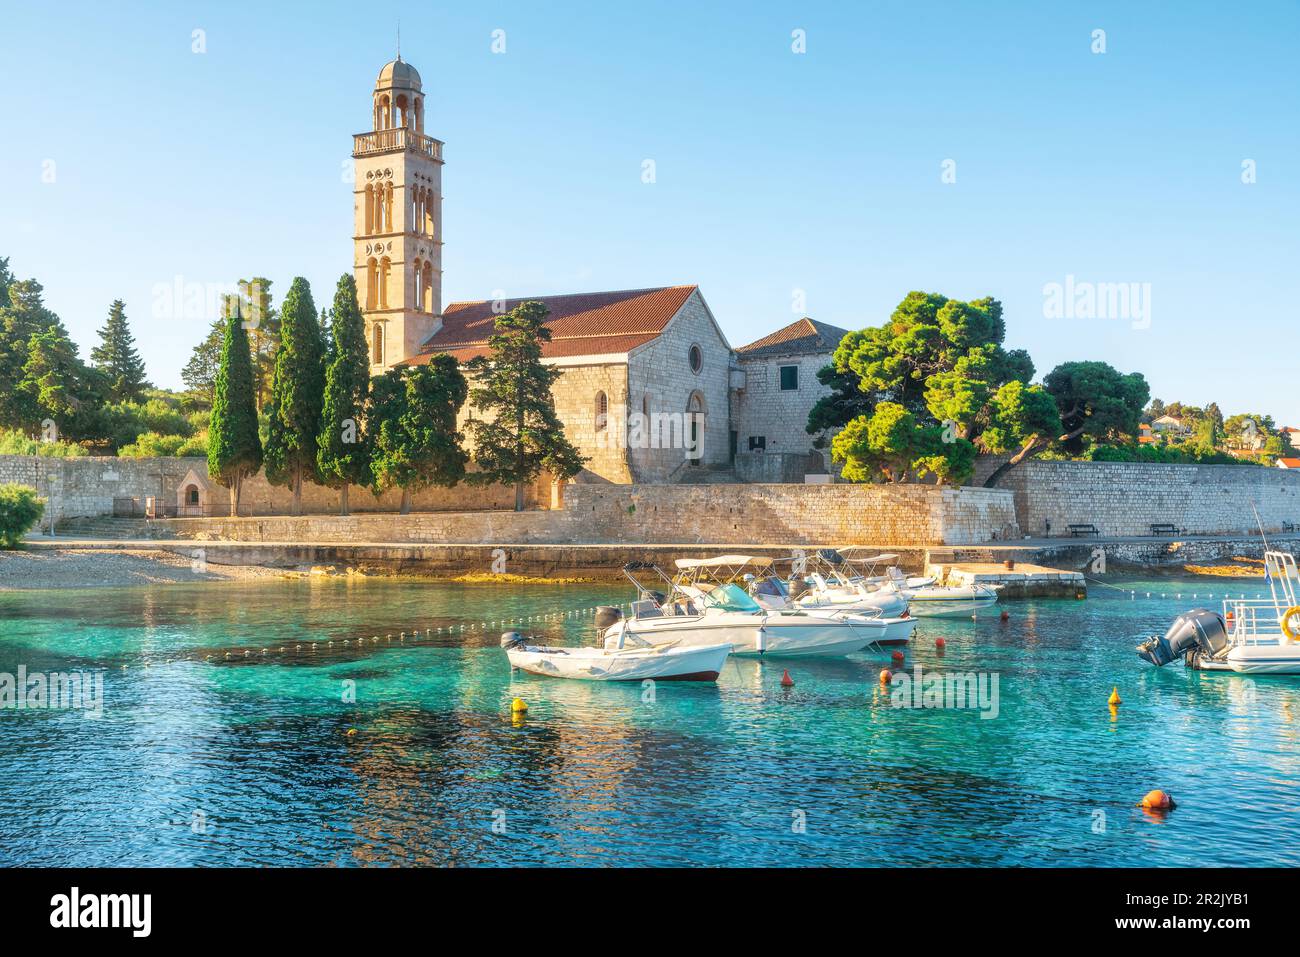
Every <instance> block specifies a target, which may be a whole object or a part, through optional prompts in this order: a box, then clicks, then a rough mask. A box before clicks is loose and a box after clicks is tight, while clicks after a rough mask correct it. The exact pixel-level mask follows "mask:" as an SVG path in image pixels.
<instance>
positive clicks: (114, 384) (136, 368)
mask: <svg viewBox="0 0 1300 957" xmlns="http://www.w3.org/2000/svg"><path fill="white" fill-rule="evenodd" d="M90 362H91V365H93V366H94V367H95V368H96V369H99V370H100V371H101V372H102V373H103V374H104V376H105V378H106V379H107V382H108V399H109V401H111V402H139V401H140V400H141V399H142V398H144V387H145V384H146V383H145V378H144V360H143V359H141V358H140V353H139V352H137V351H136V348H135V337H134V336H133V335H131V329H130V327H129V326H128V325H127V321H126V306H125V304H124V303H123V302H122V300H121V299H114V300H113V304H112V305H111V306H109V307H108V322H107V323H105V325H104V328H102V329H100V330H99V345H97V346H95V348H93V349H91V350H90Z"/></svg>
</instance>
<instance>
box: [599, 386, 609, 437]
mask: <svg viewBox="0 0 1300 957" xmlns="http://www.w3.org/2000/svg"><path fill="white" fill-rule="evenodd" d="M608 424H609V397H608V396H606V395H605V393H604V392H597V393H596V431H597V432H604V431H605V426H607V425H608Z"/></svg>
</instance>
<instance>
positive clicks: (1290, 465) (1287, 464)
mask: <svg viewBox="0 0 1300 957" xmlns="http://www.w3.org/2000/svg"><path fill="white" fill-rule="evenodd" d="M1277 467H1278V468H1280V469H1300V459H1287V458H1281V459H1278V460H1277Z"/></svg>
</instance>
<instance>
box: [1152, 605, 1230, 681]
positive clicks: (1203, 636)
mask: <svg viewBox="0 0 1300 957" xmlns="http://www.w3.org/2000/svg"><path fill="white" fill-rule="evenodd" d="M1228 644H1229V639H1228V631H1227V628H1225V627H1224V624H1223V617H1222V616H1221V615H1220V614H1219V613H1218V612H1217V611H1210V610H1209V609H1208V608H1193V609H1192V610H1191V611H1188V612H1184V613H1183V614H1181V615H1179V616H1178V617H1177V618H1175V619H1174V623H1173V624H1172V625H1170V626H1169V630H1168V631H1167V632H1165V636H1164V637H1163V638H1151V639H1149V640H1147V641H1144V642H1142V644H1140V645H1138V646H1137V653H1138V657H1139V658H1141V659H1143V660H1144V661H1149V662H1151V663H1152V664H1153V665H1155V666H1156V667H1160V666H1161V665H1167V664H1169V662H1171V661H1175V660H1177V659H1179V658H1182V657H1183V656H1184V655H1186V654H1187V653H1188V652H1192V651H1196V652H1200V653H1201V654H1203V655H1204V656H1205V657H1207V658H1213V657H1215V656H1216V655H1218V654H1219V652H1221V651H1223V650H1224V649H1225V648H1227V647H1228Z"/></svg>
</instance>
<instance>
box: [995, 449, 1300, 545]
mask: <svg viewBox="0 0 1300 957" xmlns="http://www.w3.org/2000/svg"><path fill="white" fill-rule="evenodd" d="M993 464H994V463H993V462H989V463H980V466H979V468H978V469H977V472H976V480H977V481H980V480H982V478H983V477H984V476H986V475H988V474H989V472H991V471H992V469H991V467H990V466H991V465H993ZM998 488H1002V489H1007V490H1009V491H1011V492H1013V493H1014V494H1015V501H1016V521H1017V522H1018V524H1019V525H1020V528H1021V529H1022V530H1023V531H1024V533H1025V534H1027V535H1036V536H1037V535H1042V534H1044V533H1045V532H1046V530H1047V525H1048V523H1049V522H1050V523H1051V529H1052V534H1053V535H1065V534H1068V532H1067V530H1066V526H1067V525H1071V524H1092V525H1095V526H1097V529H1098V530H1099V531H1100V532H1101V534H1103V535H1149V534H1150V533H1151V529H1150V526H1151V524H1152V523H1161V524H1163V523H1169V524H1173V525H1176V526H1177V527H1178V528H1179V529H1181V530H1184V531H1186V532H1187V533H1188V534H1193V535H1200V534H1203V535H1233V534H1242V533H1244V534H1246V535H1251V534H1254V533H1255V532H1256V531H1257V526H1256V522H1255V512H1254V511H1253V510H1252V506H1253V508H1254V509H1256V510H1258V512H1259V519H1260V521H1261V522H1262V523H1263V525H1264V528H1265V529H1266V530H1267V531H1269V532H1270V533H1272V532H1277V531H1279V530H1280V529H1281V528H1282V523H1283V522H1289V523H1293V524H1300V473H1297V472H1291V471H1288V470H1286V469H1270V468H1263V467H1260V466H1251V465H1156V464H1149V463H1138V462H1052V461H1033V460H1031V461H1028V462H1022V463H1021V464H1020V465H1019V466H1017V467H1016V468H1014V469H1012V470H1011V471H1010V472H1007V473H1006V474H1005V475H1004V476H1003V477H1002V479H1001V480H1000V481H999V483H998Z"/></svg>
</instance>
